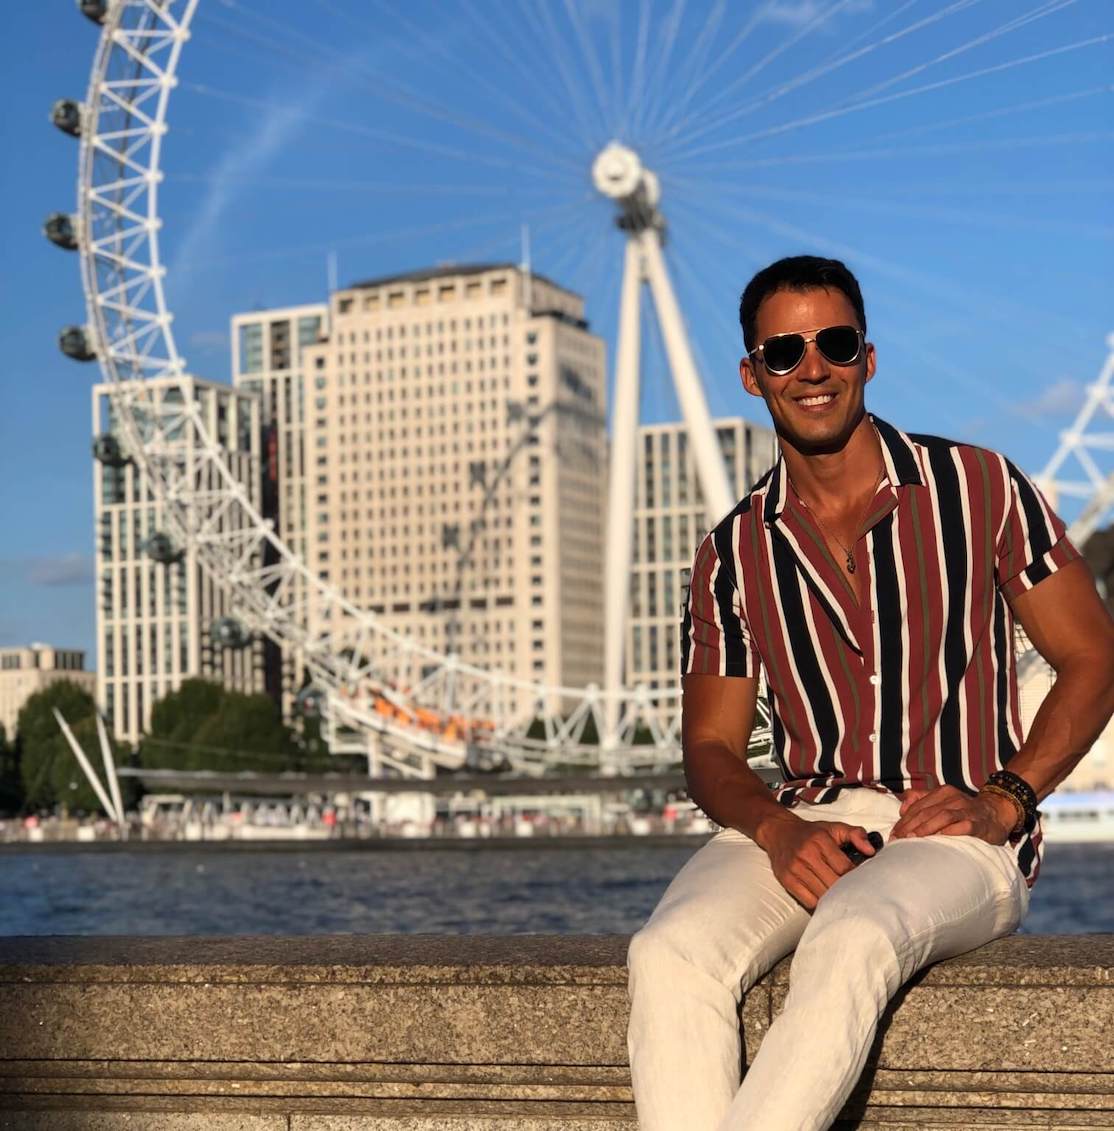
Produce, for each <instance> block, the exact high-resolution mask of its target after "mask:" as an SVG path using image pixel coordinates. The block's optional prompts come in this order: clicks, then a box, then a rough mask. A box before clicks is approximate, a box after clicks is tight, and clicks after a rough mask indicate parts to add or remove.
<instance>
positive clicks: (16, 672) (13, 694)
mask: <svg viewBox="0 0 1114 1131" xmlns="http://www.w3.org/2000/svg"><path fill="white" fill-rule="evenodd" d="M63 679H68V680H70V681H71V682H72V683H76V684H77V685H78V686H79V687H83V688H85V690H86V691H88V692H89V694H90V695H95V694H96V681H97V676H96V673H95V672H89V671H86V670H85V653H84V652H82V651H80V650H78V649H75V648H52V647H51V646H50V645H49V644H29V645H28V646H27V647H26V648H0V726H3V728H4V733H5V735H7V737H8V740H9V741H11V739H13V738H14V737H15V735H16V728H17V723H18V721H19V712H20V709H21V708H22V706H23V704H24V703H26V702H27V700H28V699H29V698H30V697H31V696H32V695H34V694H35V692H36V691H42V690H43V688H44V687H49V686H50V685H51V684H52V683H57V682H58V681H59V680H63Z"/></svg>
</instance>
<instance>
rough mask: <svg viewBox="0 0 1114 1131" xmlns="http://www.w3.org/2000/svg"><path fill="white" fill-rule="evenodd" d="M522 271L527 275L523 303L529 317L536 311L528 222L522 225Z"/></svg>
mask: <svg viewBox="0 0 1114 1131" xmlns="http://www.w3.org/2000/svg"><path fill="white" fill-rule="evenodd" d="M522 271H523V274H524V277H525V278H524V282H525V288H524V289H525V293H524V295H523V300H522V303H523V306H525V307H526V315H527V317H529V316H530V315H531V314H533V312H534V310H533V308H534V287H533V280H532V278H531V275H530V226H529V225H528V224H523V225H522Z"/></svg>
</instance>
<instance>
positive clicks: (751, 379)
mask: <svg viewBox="0 0 1114 1131" xmlns="http://www.w3.org/2000/svg"><path fill="white" fill-rule="evenodd" d="M739 377H740V379H741V380H742V382H743V388H744V389H746V391H747V392H748V393H750V395H751V396H752V397H760V396H762V388H761V386H760V385H759V384H758V374H757V373H756V372H755V371H754V362H752V361H751V360H750V358H749V357H746V356H744V357H742V358H740V359H739Z"/></svg>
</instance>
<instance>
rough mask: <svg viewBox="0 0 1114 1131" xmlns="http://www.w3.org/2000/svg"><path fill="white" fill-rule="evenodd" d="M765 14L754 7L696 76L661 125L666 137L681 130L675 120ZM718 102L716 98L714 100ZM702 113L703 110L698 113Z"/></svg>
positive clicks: (761, 20)
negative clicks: (717, 54)
mask: <svg viewBox="0 0 1114 1131" xmlns="http://www.w3.org/2000/svg"><path fill="white" fill-rule="evenodd" d="M765 16H766V13H765V10H764V9H763V7H761V6H760V5H759V6H756V7H755V8H754V10H753V11H752V12H751V14H750V19H748V20H747V22H746V23H745V24H743V26H742V28H741V29H740V30H739V31H738V32H737V33H736V35H735V38H734V39H732V40H731V42H730V43H729V44H728V45H727V47H726V48H725V49H724V50H723V51H722V52H721V53H720V55H719V57H718V58H717V59H716V60H715V61H714V62H713V63H711V64H710V65H709V66H708V67H707V68H706V69H705V70H704V72H703V73H702V74H700V75H697V76H696V78H695V79H694V81H693V82H692V84H691V85H690V86H689V87H688V89H687V90H686V91H685V92H684V94H683V96H682V100H681V103H680V105H679V106H678V107H677V110H676V111H675V113H673V114H671V115H670V116H669V118H668V119H667V120H666V121H665V122H664V123H663V125H662V130H663V132H664V133H665V134H666V136H668V135H670V134H672V133H674V132H676V131H678V130H680V129H681V128H683V127H682V126H681V125H679V124H678V123H677V119H678V118H679V117H680V115H681V114H683V113H684V112H685V111H686V110H687V109H688V107H689V106H690V105H692V101H693V99H694V98H695V97H696V95H697V94H699V93H700V91H701V90H703V89H704V87H705V86H707V84H708V83H709V82H710V81H711V80H712V78H713V77H714V76H715V75H716V74H717V73H718V72H719V69H720V67H722V66H723V64H724V63H726V62H727V60H728V59H731V58H734V57H735V55H736V53H737V52H738V50H739V48H740V47H742V45H743V44H744V43H745V42H746V41H747V40H748V39H749V38H750V37H751V35H753V34H754V30H755V28H757V27H758V26H759V25H760V24H761V23H762V22H763V20H764V19H765ZM715 101H718V98H717V99H715ZM703 112H704V108H702V109H701V111H700V113H703ZM696 116H697V114H696V113H694V114H693V115H691V116H690V117H688V118H685V119H683V123H684V125H685V126H687V125H688V124H689V123H690V122H691V121H692V120H693V119H694V118H695V117H696Z"/></svg>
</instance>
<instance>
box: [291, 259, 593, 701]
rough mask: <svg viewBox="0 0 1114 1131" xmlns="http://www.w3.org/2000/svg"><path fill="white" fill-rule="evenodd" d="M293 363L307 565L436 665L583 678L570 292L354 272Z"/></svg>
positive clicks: (585, 421) (589, 372)
mask: <svg viewBox="0 0 1114 1131" xmlns="http://www.w3.org/2000/svg"><path fill="white" fill-rule="evenodd" d="M303 359H304V365H305V370H306V373H307V388H306V428H305V460H306V463H305V467H306V483H307V492H306V500H307V502H306V511H305V513H306V529H305V545H306V561H307V563H308V564H309V565H310V567H311V569H313V570H315V571H316V572H317V573H318V574H319V575H320V576H321V577H322V578H324V579H326V580H327V581H329V583H330V584H331V585H332V586H334V587H335V588H336V589H337V590H339V591H340V592H341V593H342V594H344V596H345V597H346V598H348V599H349V600H351V601H352V602H353V603H354V604H356V605H358V606H360V607H362V608H366V609H369V610H370V611H372V612H374V613H375V614H376V615H377V616H378V617H380V618H381V620H382V621H383V623H384V624H385V625H386V626H387V627H389V628H391V629H393V630H395V631H397V632H399V633H401V634H403V635H405V636H408V637H410V638H412V639H414V640H416V641H418V642H419V643H420V644H423V645H425V646H426V647H428V648H430V649H432V650H434V651H435V652H437V653H439V654H444V653H446V652H449V651H452V652H455V653H456V654H458V655H459V656H460V657H461V658H462V659H463V660H464V661H466V662H469V663H474V664H476V665H478V666H481V667H486V668H490V669H492V670H498V671H502V672H507V673H512V674H514V675H515V676H518V677H520V678H523V679H527V680H530V681H534V682H545V683H548V684H571V685H576V686H582V685H584V684H586V683H589V682H592V681H597V682H598V681H599V680H600V679H601V678H602V652H601V649H600V648H599V631H600V627H599V626H600V624H601V622H602V615H603V594H602V586H601V578H602V575H603V542H604V538H603V515H604V508H605V505H606V486H605V484H606V459H607V439H606V423H605V415H606V361H605V347H604V343H603V341H602V340H601V339H600V338H598V337H597V336H595V335H594V334H592V333H591V332H590V331H589V329H588V324H587V322H586V321H585V317H584V303H583V300H582V299H581V298H580V297H579V296H578V295H575V294H573V293H572V292H570V291H568V290H565V289H564V288H562V287H559V286H557V285H556V284H554V283H552V282H550V281H549V280H547V279H544V278H542V277H540V276H532V275H529V274H527V273H525V272H523V271H522V270H520V269H519V268H517V267H515V266H513V265H511V264H494V265H482V266H473V267H448V268H438V269H435V270H430V271H421V272H415V273H412V274H408V275H398V276H391V277H388V278H382V279H373V280H370V281H367V282H364V283H359V284H356V285H354V286H352V287H348V288H346V289H343V290H340V291H338V292H337V293H336V294H334V295H333V296H332V299H331V308H330V311H329V337H328V340H327V341H324V342H322V343H320V344H319V345H316V346H307V347H305V348H304V350H303ZM329 614H330V610H328V609H327V608H323V607H318V606H311V614H310V615H311V620H312V622H313V627H314V630H315V631H321V630H326V631H330V630H331V631H335V632H339V631H340V627H341V626H340V625H339V624H338V625H332V624H330V623H329V622H328V617H329ZM337 643H338V646H339V645H340V643H341V641H340V639H339V637H338V640H337Z"/></svg>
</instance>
